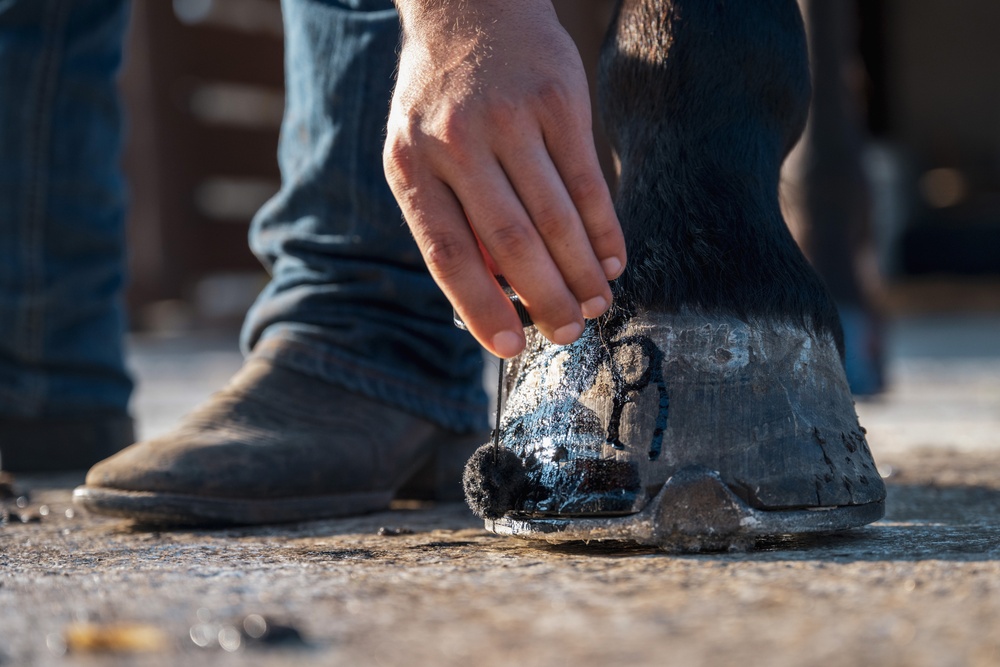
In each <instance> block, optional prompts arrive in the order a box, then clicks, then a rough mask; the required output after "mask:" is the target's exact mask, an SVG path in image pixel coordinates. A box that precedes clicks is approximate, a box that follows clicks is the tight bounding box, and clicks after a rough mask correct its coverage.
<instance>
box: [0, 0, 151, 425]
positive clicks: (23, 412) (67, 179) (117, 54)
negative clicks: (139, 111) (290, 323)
mask: <svg viewBox="0 0 1000 667" xmlns="http://www.w3.org/2000/svg"><path fill="white" fill-rule="evenodd" d="M126 9H127V7H126V4H125V2H124V1H123V0H87V1H86V2H74V1H73V0H0V419H19V420H25V419H47V418H64V417H75V416H81V415H88V414H93V413H94V412H112V413H114V412H117V413H122V414H124V413H125V410H126V407H127V404H128V399H129V393H130V391H131V389H132V383H131V380H130V379H129V376H128V374H127V373H126V371H125V364H124V362H123V359H122V345H123V342H122V333H123V330H124V313H123V306H122V301H121V291H122V283H123V275H124V199H123V189H122V183H121V176H120V174H119V171H118V152H119V143H120V125H121V123H120V118H119V116H120V114H119V108H118V98H117V93H116V90H115V75H116V73H117V71H118V65H119V62H120V60H121V45H122V35H123V32H124V28H125V24H126V19H127V16H126Z"/></svg>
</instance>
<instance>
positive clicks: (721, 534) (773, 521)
mask: <svg viewBox="0 0 1000 667" xmlns="http://www.w3.org/2000/svg"><path fill="white" fill-rule="evenodd" d="M884 515H885V502H884V501H879V502H871V503H866V504H862V505H843V506H835V507H822V508H815V509H789V510H770V511H766V510H758V509H754V508H752V507H750V506H749V505H747V504H746V503H745V502H743V501H742V500H741V499H740V498H738V497H737V496H736V495H735V494H734V493H733V492H732V491H731V490H730V489H729V487H728V486H726V484H725V483H724V482H723V481H722V478H721V477H720V476H719V474H718V473H717V472H715V471H712V470H708V469H705V468H700V467H696V466H691V467H688V468H684V469H682V470H680V471H678V472H677V473H676V474H675V475H673V476H672V477H671V478H670V479H669V480H667V483H666V484H664V486H663V488H662V489H661V490H660V491H659V493H657V495H656V496H655V497H654V498H653V499H652V500H651V501H650V502H649V504H647V505H646V507H645V508H644V509H643V510H642V511H641V512H638V513H636V514H631V515H628V516H621V517H600V518H582V517H581V518H572V517H570V518H519V517H517V516H516V515H507V516H504V517H503V518H501V519H497V520H489V519H487V520H486V529H487V530H490V531H492V532H494V533H497V534H499V535H508V536H512V537H520V538H524V539H534V540H544V541H546V542H575V541H584V542H590V541H620V542H633V543H637V544H643V545H650V546H655V547H658V548H660V549H663V550H665V551H673V552H699V551H732V550H743V549H747V548H749V547H751V546H753V544H754V543H755V542H756V540H757V539H759V538H764V537H773V536H780V535H798V534H808V533H833V532H838V531H843V530H849V529H852V528H858V527H860V526H864V525H866V524H869V523H872V522H873V521H878V520H879V519H881V518H882V517H883V516H884Z"/></svg>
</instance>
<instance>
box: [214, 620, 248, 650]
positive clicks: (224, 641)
mask: <svg viewBox="0 0 1000 667" xmlns="http://www.w3.org/2000/svg"><path fill="white" fill-rule="evenodd" d="M242 643H243V635H242V634H240V631H239V630H237V629H236V628H234V627H233V626H231V625H227V626H225V627H224V628H222V629H221V630H219V646H221V647H222V649H223V650H224V651H228V652H229V653H233V652H235V651H238V650H239V649H240V646H241V645H242Z"/></svg>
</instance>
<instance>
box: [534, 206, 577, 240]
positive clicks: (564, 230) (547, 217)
mask: <svg viewBox="0 0 1000 667" xmlns="http://www.w3.org/2000/svg"><path fill="white" fill-rule="evenodd" d="M572 219H573V218H572V214H571V212H570V211H569V210H567V209H566V208H565V207H562V206H558V205H554V206H547V207H543V208H541V209H539V210H538V211H536V212H534V213H533V214H532V216H531V220H532V222H534V224H535V229H537V230H538V233H539V234H541V235H542V237H544V238H546V239H548V240H550V241H551V240H559V239H561V238H563V237H565V236H568V235H569V233H570V224H571V221H572Z"/></svg>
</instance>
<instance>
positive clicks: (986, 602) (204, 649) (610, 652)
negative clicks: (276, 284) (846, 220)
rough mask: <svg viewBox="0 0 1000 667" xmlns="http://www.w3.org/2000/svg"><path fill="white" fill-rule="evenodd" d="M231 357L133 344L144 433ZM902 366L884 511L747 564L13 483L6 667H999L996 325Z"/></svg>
mask: <svg viewBox="0 0 1000 667" xmlns="http://www.w3.org/2000/svg"><path fill="white" fill-rule="evenodd" d="M233 345H234V344H233V343H232V342H231V341H229V340H228V339H227V340H221V341H220V340H207V339H199V340H192V339H175V340H154V339H136V340H135V341H134V344H133V347H132V349H133V366H134V368H135V370H136V372H137V374H138V377H139V379H140V381H141V384H140V389H139V392H138V394H137V397H136V404H135V405H136V412H137V414H138V416H139V418H140V419H141V420H142V433H143V434H144V435H146V436H148V435H153V434H156V433H158V432H162V431H163V430H164V429H166V428H168V427H169V424H170V423H171V422H172V421H173V420H174V419H176V417H177V416H178V414H179V413H181V412H183V411H184V410H186V409H188V408H189V407H190V406H191V405H193V404H194V403H196V402H197V401H198V400H200V399H201V398H203V397H204V396H206V395H207V394H208V393H210V392H211V391H212V390H213V389H214V388H216V387H217V386H218V385H220V384H221V383H222V382H223V381H224V380H225V378H226V377H227V376H228V375H229V373H230V372H231V371H232V370H233V369H234V368H235V367H236V366H237V365H238V364H239V358H238V356H237V355H236V354H235V351H234V349H233ZM890 354H891V365H890V373H891V382H892V389H891V391H889V392H888V393H887V394H885V395H884V396H883V397H881V398H879V399H877V400H873V401H866V402H862V403H859V405H858V411H859V413H860V415H861V420H862V424H864V425H865V426H866V427H867V428H868V437H869V441H870V443H871V445H872V449H873V451H874V453H875V456H876V458H877V460H878V462H879V464H880V468H881V470H882V472H883V474H884V475H886V476H887V482H888V484H889V499H888V507H887V516H886V518H885V519H884V520H883V521H880V522H878V523H877V524H875V525H873V526H870V527H868V528H865V529H862V530H858V531H855V532H853V533H848V534H843V535H838V536H827V537H822V538H812V539H799V540H787V541H780V540H777V541H773V542H770V543H766V544H761V545H759V548H758V549H756V550H754V551H750V552H748V553H736V554H728V553H726V554H710V555H693V556H676V555H667V554H662V553H658V552H656V551H655V550H652V549H647V548H639V547H627V546H621V545H613V546H606V545H599V544H591V545H583V544H578V545H568V546H560V547H556V546H538V545H535V544H532V543H524V542H520V541H516V540H513V539H506V538H500V537H496V536H493V535H491V534H488V533H486V532H484V531H483V530H482V528H481V525H480V524H479V523H478V522H477V521H476V520H475V519H474V518H472V517H471V516H470V515H469V514H468V512H467V511H466V510H465V509H464V508H463V507H462V506H459V505H446V506H437V507H416V508H414V507H400V508H397V509H395V510H394V511H391V512H384V513H381V514H375V515H371V516H367V517H363V518H358V519H351V520H342V521H322V522H315V523H309V524H300V525H293V526H286V527H280V528H254V529H233V530H211V531H191V530H185V531H172V532H149V531H147V530H141V529H135V528H133V527H132V526H130V525H129V524H128V523H126V522H121V521H116V520H108V519H101V518H97V517H92V516H85V515H83V514H82V513H80V512H73V511H72V507H71V505H70V502H69V492H70V489H71V487H72V485H73V484H74V483H75V482H76V481H77V480H75V479H69V478H54V477H48V478H35V479H31V478H27V477H24V478H19V479H17V480H15V483H16V485H17V487H18V489H19V491H27V492H28V493H29V498H28V500H26V501H24V502H22V504H24V505H26V507H24V508H18V507H17V506H16V503H14V501H9V502H8V503H7V506H8V508H9V509H10V511H11V514H12V519H11V520H10V521H8V523H7V524H6V525H2V526H0V665H82V666H84V665H105V664H108V665H118V664H122V665H132V664H136V665H147V664H148V665H178V664H184V665H217V664H218V665H226V664H241V665H242V664H246V665H303V664H324V665H327V664H337V665H341V664H343V665H408V666H413V665H469V664H475V665H509V664H517V665H519V666H521V667H527V666H531V665H579V666H589V665H608V664H626V665H646V664H649V665H653V664H656V665H663V664H675V665H717V664H718V665H723V664H741V665H779V666H780V665H818V664H823V665H885V666H891V665H907V666H909V665H934V666H938V665H956V666H957V665H997V664H1000V435H998V434H1000V317H997V316H993V315H980V316H968V317H952V318H948V319H934V318H909V319H906V320H903V321H901V322H899V323H897V324H896V325H895V326H894V328H893V329H892V332H891V336H890ZM43 506H44V510H43ZM20 515H23V516H24V517H25V518H27V519H28V520H29V521H30V522H29V523H21V521H20V520H18V518H17V517H18V516H20ZM262 617H263V619H266V620H267V621H269V622H270V623H271V628H272V631H271V634H270V635H268V634H265V635H264V636H263V637H262V638H258V639H255V638H254V637H255V636H258V635H260V633H261V631H262V628H263V627H264V626H263V625H262ZM123 624H126V625H123ZM127 624H131V625H127ZM269 638H270V640H273V641H269V640H268V639H269ZM102 646H103V649H102ZM138 649H143V650H144V652H135V651H137V650H138Z"/></svg>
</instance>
